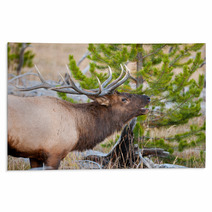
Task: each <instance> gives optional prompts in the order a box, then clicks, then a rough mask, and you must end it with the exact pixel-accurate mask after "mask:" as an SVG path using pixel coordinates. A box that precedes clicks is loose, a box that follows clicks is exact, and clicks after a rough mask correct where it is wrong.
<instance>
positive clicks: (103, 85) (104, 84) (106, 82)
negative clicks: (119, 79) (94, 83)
mask: <svg viewBox="0 0 212 212" xmlns="http://www.w3.org/2000/svg"><path fill="white" fill-rule="evenodd" d="M108 73H109V77H108V78H107V80H105V81H104V82H103V83H102V87H103V88H104V87H105V86H106V85H107V84H108V83H109V82H110V81H111V80H112V70H111V68H110V66H108Z"/></svg>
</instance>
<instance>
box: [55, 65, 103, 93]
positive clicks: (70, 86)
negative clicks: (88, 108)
mask: <svg viewBox="0 0 212 212" xmlns="http://www.w3.org/2000/svg"><path fill="white" fill-rule="evenodd" d="M66 69H67V70H68V71H69V68H68V66H67V65H66ZM96 78H97V81H98V83H99V89H98V91H97V92H93V91H85V90H82V89H80V88H78V87H77V86H76V84H75V83H74V81H73V80H72V78H71V76H70V75H69V80H70V83H71V85H65V86H60V87H56V88H51V90H54V91H59V92H65V93H70V94H79V95H80V94H81V95H82V94H84V95H87V96H98V95H99V94H100V93H101V92H102V85H101V83H100V80H99V78H98V77H96ZM70 88H71V89H73V90H70ZM62 89H66V90H62Z"/></svg>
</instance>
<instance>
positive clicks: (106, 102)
mask: <svg viewBox="0 0 212 212" xmlns="http://www.w3.org/2000/svg"><path fill="white" fill-rule="evenodd" d="M89 98H90V99H93V100H95V101H96V102H98V103H99V104H100V105H105V106H109V105H110V98H109V97H108V96H107V95H106V96H101V97H93V96H89Z"/></svg>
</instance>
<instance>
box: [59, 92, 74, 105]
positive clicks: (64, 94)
mask: <svg viewBox="0 0 212 212" xmlns="http://www.w3.org/2000/svg"><path fill="white" fill-rule="evenodd" d="M57 95H58V97H60V98H61V99H63V100H65V101H68V102H71V103H77V102H76V101H74V100H73V99H72V98H70V97H67V95H66V93H61V92H57Z"/></svg>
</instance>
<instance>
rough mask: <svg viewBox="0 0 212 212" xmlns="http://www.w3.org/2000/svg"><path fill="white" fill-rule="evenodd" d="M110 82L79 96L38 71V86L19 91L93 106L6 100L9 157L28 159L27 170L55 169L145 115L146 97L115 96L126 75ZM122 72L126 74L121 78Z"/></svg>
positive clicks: (72, 87)
mask: <svg viewBox="0 0 212 212" xmlns="http://www.w3.org/2000/svg"><path fill="white" fill-rule="evenodd" d="M121 68H122V73H121V74H120V76H119V77H118V78H117V79H116V80H115V81H113V82H111V83H110V81H111V79H112V71H111V69H110V67H109V77H108V79H107V80H106V81H105V82H103V83H102V84H101V83H100V81H99V80H98V78H97V80H98V83H99V88H98V89H91V90H83V89H81V88H79V87H77V86H76V84H75V83H74V81H73V80H72V79H71V77H70V78H69V83H66V82H65V80H64V82H63V84H60V86H59V87H58V86H53V85H51V84H49V83H48V82H47V81H45V80H44V78H43V77H42V75H41V74H40V72H39V70H38V69H37V74H38V76H39V78H40V80H41V84H39V85H37V86H33V87H27V88H19V89H20V90H21V91H29V90H34V89H39V88H45V89H51V90H54V91H59V92H64V93H69V94H81V95H86V96H87V97H88V98H90V99H92V100H94V101H93V102H91V103H81V104H72V103H70V102H67V101H64V100H61V99H58V98H55V97H47V96H40V97H17V96H12V95H9V96H8V154H9V155H12V156H15V157H25V158H29V160H30V165H31V168H36V167H42V166H43V164H44V165H45V166H48V167H52V168H53V169H58V167H59V165H60V161H61V160H62V159H63V158H64V157H65V156H66V155H67V154H68V153H69V152H71V151H84V150H87V149H91V148H93V147H95V146H96V145H97V144H98V143H100V142H101V141H103V140H104V139H105V138H106V137H108V136H110V135H111V134H113V133H114V132H115V131H119V130H121V128H122V126H123V125H124V124H125V123H127V122H128V121H129V120H131V119H132V118H134V117H137V116H140V115H144V114H147V113H148V111H149V110H148V109H147V108H144V107H145V106H146V105H147V104H148V103H149V102H150V98H149V97H148V96H146V95H136V94H130V93H119V92H117V91H115V89H116V88H117V87H119V86H120V85H122V84H123V83H124V82H125V81H126V80H127V79H128V78H129V77H130V73H129V69H128V68H127V66H125V68H126V71H125V70H124V68H123V67H122V66H121ZM124 72H126V73H124Z"/></svg>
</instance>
